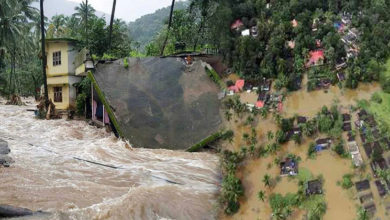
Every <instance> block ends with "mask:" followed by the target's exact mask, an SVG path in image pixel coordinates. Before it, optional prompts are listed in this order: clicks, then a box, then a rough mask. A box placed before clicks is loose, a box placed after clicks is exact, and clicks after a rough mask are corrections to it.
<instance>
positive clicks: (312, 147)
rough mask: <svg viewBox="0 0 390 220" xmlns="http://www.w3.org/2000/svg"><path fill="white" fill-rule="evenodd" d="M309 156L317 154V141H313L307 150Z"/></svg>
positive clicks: (312, 156)
mask: <svg viewBox="0 0 390 220" xmlns="http://www.w3.org/2000/svg"><path fill="white" fill-rule="evenodd" d="M307 156H308V157H309V158H314V157H315V156H316V145H315V143H313V142H311V143H310V144H309V148H308V150H307Z"/></svg>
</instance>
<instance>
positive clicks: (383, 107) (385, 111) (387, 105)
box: [365, 92, 390, 127]
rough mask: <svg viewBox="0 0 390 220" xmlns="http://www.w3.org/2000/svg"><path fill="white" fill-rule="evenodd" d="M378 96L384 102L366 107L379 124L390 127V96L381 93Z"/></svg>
mask: <svg viewBox="0 0 390 220" xmlns="http://www.w3.org/2000/svg"><path fill="white" fill-rule="evenodd" d="M376 96H379V97H380V98H381V99H382V102H381V103H378V102H370V104H369V105H367V106H365V107H366V109H367V110H368V111H369V112H370V113H372V114H374V116H375V117H376V118H377V121H378V122H379V123H384V124H383V125H385V126H387V127H390V117H389V115H390V94H388V93H384V92H379V93H377V95H376Z"/></svg>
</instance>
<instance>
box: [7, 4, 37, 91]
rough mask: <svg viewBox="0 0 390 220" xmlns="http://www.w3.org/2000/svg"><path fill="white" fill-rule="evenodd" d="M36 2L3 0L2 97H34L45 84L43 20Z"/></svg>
mask: <svg viewBox="0 0 390 220" xmlns="http://www.w3.org/2000/svg"><path fill="white" fill-rule="evenodd" d="M32 2H33V0H18V1H16V0H2V1H1V7H0V95H9V94H14V93H19V94H22V95H35V94H36V89H37V88H39V87H40V85H41V84H42V83H41V82H42V74H41V69H40V64H41V60H40V59H39V57H38V56H39V55H40V46H39V40H40V26H39V25H40V24H39V21H40V17H39V11H38V10H37V9H35V8H32V7H31V6H30V4H31V3H32Z"/></svg>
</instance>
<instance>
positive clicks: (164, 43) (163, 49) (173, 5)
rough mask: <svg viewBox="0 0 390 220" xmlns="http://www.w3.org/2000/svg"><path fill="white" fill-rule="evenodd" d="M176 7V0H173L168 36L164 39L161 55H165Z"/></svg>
mask: <svg viewBox="0 0 390 220" xmlns="http://www.w3.org/2000/svg"><path fill="white" fill-rule="evenodd" d="M174 8H175V0H172V4H171V11H170V13H169V21H168V30H167V36H166V37H165V40H164V42H163V45H162V48H161V53H160V55H161V56H162V55H164V51H165V46H166V45H167V41H168V36H169V31H170V30H171V26H172V16H173V9H174Z"/></svg>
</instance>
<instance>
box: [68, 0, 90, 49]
mask: <svg viewBox="0 0 390 220" xmlns="http://www.w3.org/2000/svg"><path fill="white" fill-rule="evenodd" d="M74 10H75V11H76V13H74V14H73V16H75V17H76V18H78V19H79V21H80V24H84V29H85V31H84V34H85V36H84V38H85V42H86V45H87V47H88V17H89V16H92V15H94V14H95V9H94V8H93V7H92V6H91V5H90V4H88V0H86V1H85V2H84V1H83V2H81V3H80V5H79V6H76V7H75V8H74Z"/></svg>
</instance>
